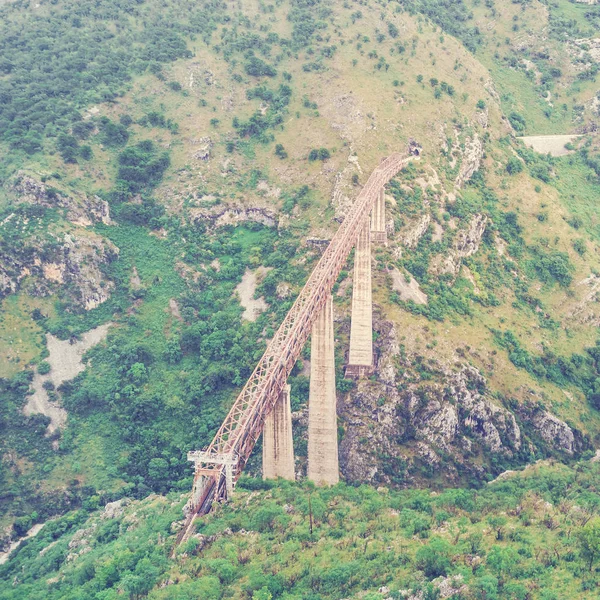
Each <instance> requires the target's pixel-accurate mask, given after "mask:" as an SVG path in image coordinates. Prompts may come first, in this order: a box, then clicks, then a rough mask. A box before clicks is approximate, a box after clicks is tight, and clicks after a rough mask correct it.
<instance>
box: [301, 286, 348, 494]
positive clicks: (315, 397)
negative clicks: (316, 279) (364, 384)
mask: <svg viewBox="0 0 600 600" xmlns="http://www.w3.org/2000/svg"><path fill="white" fill-rule="evenodd" d="M310 351H311V356H310V391H309V394H310V395H309V400H308V473H307V474H308V478H309V479H310V480H311V481H314V482H315V483H316V484H317V485H334V484H336V483H337V482H338V481H339V479H340V475H339V463H338V439H337V435H338V433H337V407H336V395H335V355H334V345H333V298H332V296H331V295H330V296H329V297H328V298H327V302H326V303H325V306H324V307H323V309H322V310H321V312H320V313H319V316H318V317H317V319H316V321H315V322H314V324H313V326H312V336H311V350H310Z"/></svg>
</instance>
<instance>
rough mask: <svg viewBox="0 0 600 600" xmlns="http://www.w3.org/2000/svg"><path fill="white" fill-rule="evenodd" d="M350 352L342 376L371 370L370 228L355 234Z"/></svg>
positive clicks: (359, 374)
mask: <svg viewBox="0 0 600 600" xmlns="http://www.w3.org/2000/svg"><path fill="white" fill-rule="evenodd" d="M351 319H352V320H351V323H350V353H349V356H348V365H347V366H346V375H347V376H348V377H362V376H363V375H368V374H370V373H372V372H373V296H372V291H371V230H370V227H369V223H368V222H367V223H365V226H364V227H363V229H362V230H361V232H360V233H359V235H358V240H357V242H356V248H355V251H354V281H353V283H352V317H351Z"/></svg>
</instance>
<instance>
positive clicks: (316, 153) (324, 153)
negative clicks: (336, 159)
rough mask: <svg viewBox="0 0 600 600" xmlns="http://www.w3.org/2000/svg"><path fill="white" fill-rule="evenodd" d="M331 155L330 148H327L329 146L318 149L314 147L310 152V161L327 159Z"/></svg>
mask: <svg viewBox="0 0 600 600" xmlns="http://www.w3.org/2000/svg"><path fill="white" fill-rule="evenodd" d="M330 157H331V153H330V152H329V150H327V148H318V149H317V148H313V149H312V150H311V151H310V152H309V153H308V160H310V161H315V160H327V159H328V158H330Z"/></svg>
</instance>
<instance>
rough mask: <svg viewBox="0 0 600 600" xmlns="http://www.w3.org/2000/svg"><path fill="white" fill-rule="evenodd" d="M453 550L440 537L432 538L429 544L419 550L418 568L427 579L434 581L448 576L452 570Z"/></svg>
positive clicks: (417, 557) (417, 556)
mask: <svg viewBox="0 0 600 600" xmlns="http://www.w3.org/2000/svg"><path fill="white" fill-rule="evenodd" d="M451 556H452V549H451V547H450V544H449V543H448V542H447V541H446V540H444V539H442V538H439V537H432V538H431V540H430V541H429V543H428V544H427V545H426V546H423V547H422V548H419V549H418V550H417V554H416V556H415V558H416V561H417V567H418V568H419V569H421V570H422V571H423V573H425V577H428V578H429V579H434V578H435V577H441V576H442V575H446V574H447V573H448V571H449V569H450V565H451V562H450V558H451Z"/></svg>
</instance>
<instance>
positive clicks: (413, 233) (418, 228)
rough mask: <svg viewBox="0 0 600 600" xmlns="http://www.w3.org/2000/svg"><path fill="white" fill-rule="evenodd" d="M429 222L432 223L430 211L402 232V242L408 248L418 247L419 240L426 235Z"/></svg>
mask: <svg viewBox="0 0 600 600" xmlns="http://www.w3.org/2000/svg"><path fill="white" fill-rule="evenodd" d="M429 223H431V215H430V214H429V213H427V214H424V215H422V216H421V217H419V220H418V221H416V222H414V223H412V224H410V225H409V226H408V228H407V229H406V231H404V232H403V233H402V243H403V244H404V245H405V246H406V247H407V248H414V247H416V245H417V244H418V243H419V240H420V239H421V238H422V237H423V236H424V235H425V232H426V231H427V228H428V227H429Z"/></svg>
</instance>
